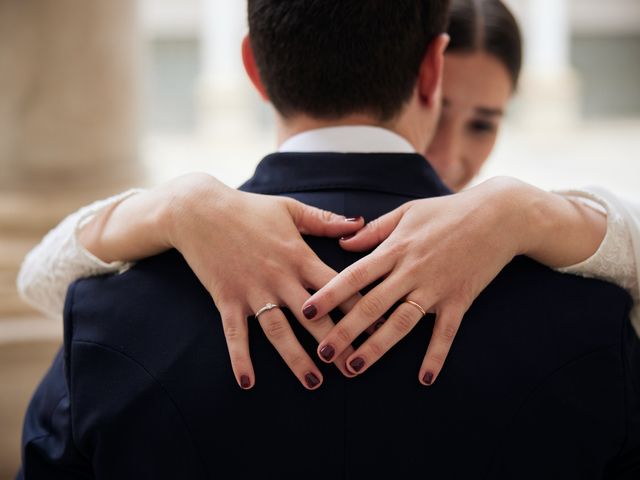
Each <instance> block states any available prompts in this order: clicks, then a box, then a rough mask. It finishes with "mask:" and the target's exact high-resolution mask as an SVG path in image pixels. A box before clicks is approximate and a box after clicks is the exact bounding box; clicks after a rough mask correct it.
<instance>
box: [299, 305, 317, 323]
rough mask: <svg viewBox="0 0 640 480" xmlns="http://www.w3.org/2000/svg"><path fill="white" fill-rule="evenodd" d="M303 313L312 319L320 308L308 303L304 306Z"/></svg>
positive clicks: (308, 318)
mask: <svg viewBox="0 0 640 480" xmlns="http://www.w3.org/2000/svg"><path fill="white" fill-rule="evenodd" d="M302 313H303V315H304V316H305V318H306V319H307V320H311V319H312V318H313V317H315V316H316V315H317V314H318V309H317V308H316V306H315V305H307V306H306V307H304V310H302Z"/></svg>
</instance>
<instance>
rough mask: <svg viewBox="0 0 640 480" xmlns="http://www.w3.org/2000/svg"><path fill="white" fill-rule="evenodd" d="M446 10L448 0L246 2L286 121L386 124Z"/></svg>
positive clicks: (259, 58)
mask: <svg viewBox="0 0 640 480" xmlns="http://www.w3.org/2000/svg"><path fill="white" fill-rule="evenodd" d="M234 1H236V0H234ZM448 10H449V0H248V14H249V38H250V40H251V46H252V48H253V51H254V55H255V59H256V64H257V66H258V70H259V72H260V77H261V79H262V82H263V83H264V85H265V87H266V89H267V93H268V95H269V98H270V100H271V102H272V103H273V105H274V107H275V108H276V109H277V110H278V111H279V112H280V114H281V115H283V116H285V117H287V116H291V115H293V114H296V113H300V112H302V113H305V114H308V115H312V116H314V117H316V118H325V119H335V118H340V117H343V116H345V115H348V114H352V113H366V114H371V115H375V116H376V117H377V118H379V119H380V120H383V121H386V120H390V119H391V118H393V117H394V116H395V115H396V114H398V113H399V112H400V111H401V109H402V107H403V106H404V104H405V103H406V101H407V100H408V99H409V98H410V96H411V94H412V92H413V89H414V88H415V83H416V81H417V79H418V73H419V68H420V63H421V62H422V59H423V58H424V55H425V53H426V51H427V47H428V45H429V43H430V42H431V41H432V40H433V39H434V38H435V37H436V36H437V35H438V34H441V33H444V32H445V31H446V27H447V15H448Z"/></svg>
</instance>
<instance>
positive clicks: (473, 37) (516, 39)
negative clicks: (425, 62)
mask: <svg viewBox="0 0 640 480" xmlns="http://www.w3.org/2000/svg"><path fill="white" fill-rule="evenodd" d="M448 33H449V35H450V36H451V42H450V43H449V47H448V48H447V52H453V53H456V52H459V53H466V52H469V53H471V52H476V51H485V52H487V53H489V54H491V55H493V56H494V57H496V58H497V59H498V60H500V62H502V64H503V65H504V66H505V67H506V68H507V70H508V72H509V75H510V77H511V81H512V84H513V88H514V90H515V89H516V87H517V85H518V79H519V78H520V70H521V68H522V35H521V33H520V27H519V26H518V22H517V21H516V19H515V18H514V16H513V14H512V13H511V11H510V10H509V8H508V7H507V6H506V5H505V4H504V3H502V2H501V1H500V0H452V2H451V10H450V16H449V30H448Z"/></svg>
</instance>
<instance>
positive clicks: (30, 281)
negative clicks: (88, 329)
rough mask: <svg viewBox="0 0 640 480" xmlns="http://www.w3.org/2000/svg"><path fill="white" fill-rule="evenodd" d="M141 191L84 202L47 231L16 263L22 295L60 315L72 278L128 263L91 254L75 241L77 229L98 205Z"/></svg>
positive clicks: (41, 308)
mask: <svg viewBox="0 0 640 480" xmlns="http://www.w3.org/2000/svg"><path fill="white" fill-rule="evenodd" d="M141 191H142V190H140V189H132V190H128V191H126V192H123V193H120V194H118V195H115V196H113V197H110V198H107V199H105V200H100V201H97V202H94V203H92V204H90V205H87V206H86V207H83V208H81V209H80V210H78V211H77V212H75V213H72V214H71V215H69V216H68V217H66V218H65V219H64V220H63V221H62V222H60V223H59V224H58V225H57V226H56V227H55V228H54V229H53V230H51V231H50V232H49V233H47V235H46V236H45V237H44V238H43V239H42V241H41V242H40V243H39V244H38V245H36V246H35V247H34V248H33V250H31V251H30V252H29V253H28V254H27V256H26V257H25V259H24V261H23V262H22V266H21V267H20V273H18V279H17V284H18V292H19V293H20V296H21V297H22V299H23V300H25V301H26V302H27V303H29V304H30V305H32V306H33V307H35V308H36V309H38V310H39V311H41V312H42V313H44V314H45V315H47V316H49V317H55V318H60V317H61V316H62V310H63V307H64V299H65V296H66V294H67V288H68V287H69V285H70V284H71V283H73V282H74V281H75V280H77V279H78V278H82V277H89V276H92V275H101V274H104V273H113V272H117V271H124V270H126V269H128V268H130V266H131V265H132V264H131V263H125V262H112V263H105V262H103V261H102V260H100V259H99V258H97V257H96V256H95V255H93V254H91V252H89V251H88V250H87V249H86V248H84V247H83V246H82V245H81V244H80V242H78V239H77V232H78V230H79V229H80V228H81V227H82V226H84V225H85V224H86V223H87V222H89V221H90V220H91V219H92V218H93V217H94V216H95V215H96V214H97V213H98V212H100V211H101V210H102V209H104V208H106V207H108V206H111V205H114V204H116V203H119V202H121V201H123V200H124V199H126V198H128V197H130V196H132V195H135V194H137V193H139V192H141Z"/></svg>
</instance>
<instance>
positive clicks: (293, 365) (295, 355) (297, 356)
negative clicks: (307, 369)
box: [286, 352, 307, 371]
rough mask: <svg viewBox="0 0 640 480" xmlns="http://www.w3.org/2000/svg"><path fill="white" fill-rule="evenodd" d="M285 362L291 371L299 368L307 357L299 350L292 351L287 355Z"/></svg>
mask: <svg viewBox="0 0 640 480" xmlns="http://www.w3.org/2000/svg"><path fill="white" fill-rule="evenodd" d="M286 362H287V365H289V368H290V369H291V370H292V371H297V370H301V369H302V366H303V365H305V364H306V362H307V358H306V356H305V355H303V354H301V353H299V352H292V353H290V354H288V355H287V357H286Z"/></svg>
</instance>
